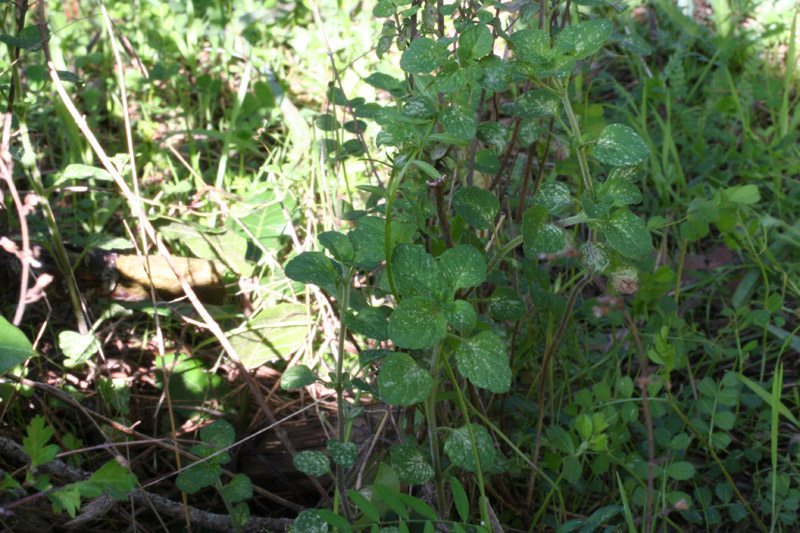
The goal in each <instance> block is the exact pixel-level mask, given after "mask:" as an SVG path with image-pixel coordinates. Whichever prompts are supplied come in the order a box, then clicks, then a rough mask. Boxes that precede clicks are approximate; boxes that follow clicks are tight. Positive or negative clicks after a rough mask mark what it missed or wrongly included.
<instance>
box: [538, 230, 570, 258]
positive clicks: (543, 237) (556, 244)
mask: <svg viewBox="0 0 800 533" xmlns="http://www.w3.org/2000/svg"><path fill="white" fill-rule="evenodd" d="M566 245H567V241H566V238H565V237H564V232H563V231H562V230H561V228H559V227H558V226H555V225H553V224H545V225H544V226H543V227H542V229H541V231H540V232H539V234H538V235H537V236H536V239H535V240H534V241H533V244H532V245H531V247H530V250H531V251H532V252H533V253H534V254H536V255H538V254H548V255H550V254H557V253H558V252H560V251H561V250H563V249H564V247H565V246H566Z"/></svg>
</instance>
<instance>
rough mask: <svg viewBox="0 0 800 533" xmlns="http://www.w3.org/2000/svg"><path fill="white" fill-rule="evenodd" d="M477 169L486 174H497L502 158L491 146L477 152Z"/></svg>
mask: <svg viewBox="0 0 800 533" xmlns="http://www.w3.org/2000/svg"><path fill="white" fill-rule="evenodd" d="M475 170H477V171H478V172H483V173H484V174H496V173H497V171H498V170H500V158H499V157H497V154H495V153H494V150H491V149H489V148H487V149H485V150H478V152H477V153H476V154H475Z"/></svg>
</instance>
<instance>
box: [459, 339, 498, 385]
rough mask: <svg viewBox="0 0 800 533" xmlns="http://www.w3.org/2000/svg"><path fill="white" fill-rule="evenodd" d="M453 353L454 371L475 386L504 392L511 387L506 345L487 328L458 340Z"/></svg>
mask: <svg viewBox="0 0 800 533" xmlns="http://www.w3.org/2000/svg"><path fill="white" fill-rule="evenodd" d="M455 356H456V364H458V371H459V372H461V375H463V376H464V377H466V378H467V379H468V380H470V381H471V382H472V383H473V385H475V386H476V387H480V388H482V389H488V390H490V391H492V392H496V393H503V392H506V391H508V389H509V387H511V368H510V367H509V366H508V356H507V355H506V346H505V344H504V343H503V341H502V340H501V339H500V337H498V336H497V335H495V334H494V333H492V332H491V331H482V332H481V333H478V334H477V335H475V336H474V337H472V338H471V339H467V340H464V341H462V342H461V344H459V345H458V348H457V349H456V353H455Z"/></svg>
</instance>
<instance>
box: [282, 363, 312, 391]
mask: <svg viewBox="0 0 800 533" xmlns="http://www.w3.org/2000/svg"><path fill="white" fill-rule="evenodd" d="M318 379H319V376H317V374H315V373H314V371H313V370H311V369H310V368H308V367H307V366H306V365H295V366H290V367H289V368H287V369H286V370H285V371H284V372H283V375H282V376H281V388H282V389H284V390H297V389H302V388H303V387H307V386H308V385H311V384H312V383H315V382H316V381H317V380H318Z"/></svg>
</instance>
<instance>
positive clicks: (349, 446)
mask: <svg viewBox="0 0 800 533" xmlns="http://www.w3.org/2000/svg"><path fill="white" fill-rule="evenodd" d="M328 453H329V454H330V455H331V459H333V461H334V462H335V463H336V464H340V465H342V466H343V467H345V468H350V467H352V466H353V464H354V463H355V462H356V457H357V456H358V445H357V444H356V443H355V442H342V441H340V440H336V439H331V440H329V441H328Z"/></svg>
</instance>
